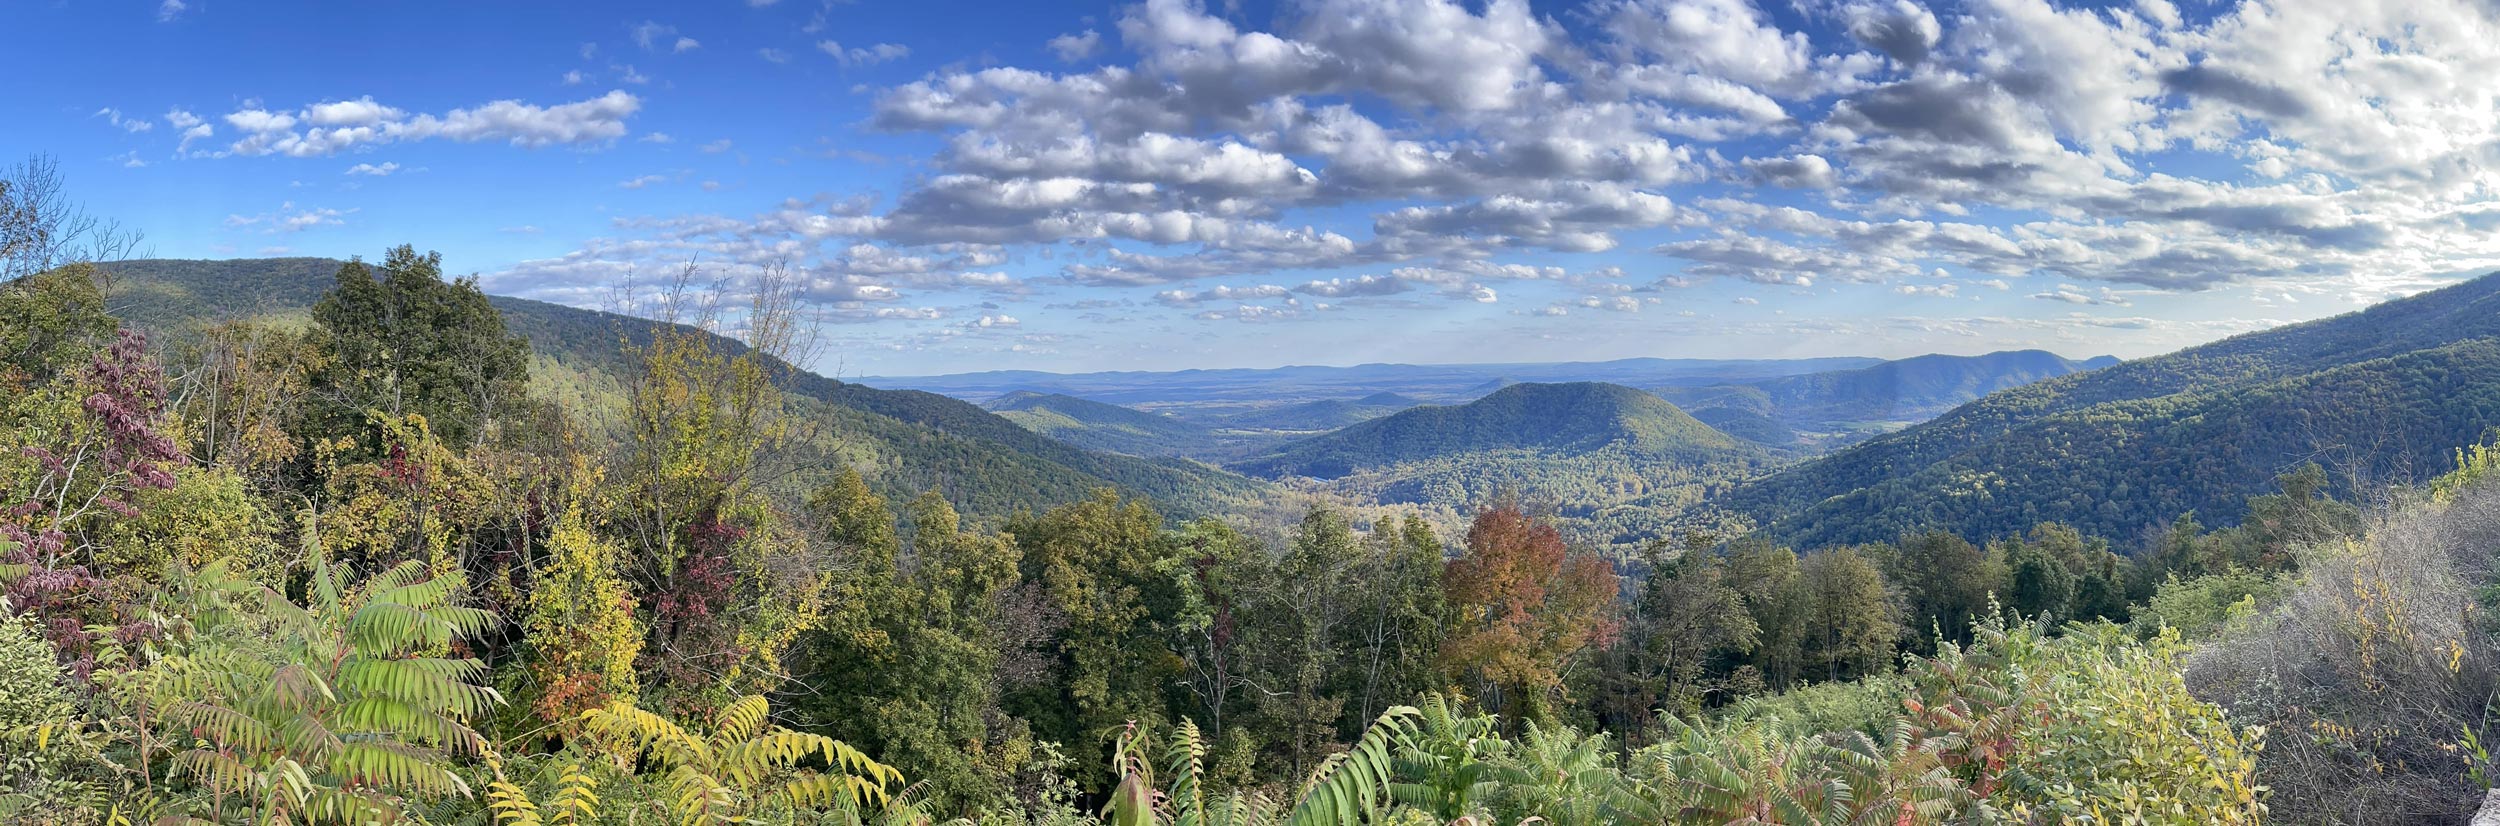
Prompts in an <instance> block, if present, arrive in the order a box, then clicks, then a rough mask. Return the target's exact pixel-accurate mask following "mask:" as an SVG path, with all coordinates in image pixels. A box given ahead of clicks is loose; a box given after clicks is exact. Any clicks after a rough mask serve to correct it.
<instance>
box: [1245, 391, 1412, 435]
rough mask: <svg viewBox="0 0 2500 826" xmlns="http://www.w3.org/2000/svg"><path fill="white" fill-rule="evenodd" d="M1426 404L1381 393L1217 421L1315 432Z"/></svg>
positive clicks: (1254, 427)
mask: <svg viewBox="0 0 2500 826" xmlns="http://www.w3.org/2000/svg"><path fill="white" fill-rule="evenodd" d="M1424 403H1425V402H1424V400H1422V399H1418V398H1414V397H1411V396H1404V395H1399V394H1397V393H1389V392H1380V393H1373V394H1371V395H1369V396H1364V397H1362V398H1359V399H1321V400H1318V401H1309V402H1299V403H1295V404H1286V405H1278V406H1275V407H1266V408H1259V409H1255V410H1251V411H1249V412H1246V413H1238V414H1234V415H1231V416H1225V417H1222V418H1220V419H1218V420H1217V421H1218V422H1220V423H1221V424H1222V426H1224V427H1227V428H1234V429H1240V430H1269V431H1282V432H1288V433H1295V432H1299V433H1312V432H1318V431H1324V430H1335V429H1337V428H1341V427H1346V426H1349V425H1354V424H1360V423H1363V422H1368V421H1371V420H1373V419H1377V418H1380V417H1382V416H1386V415H1389V414H1391V413H1396V412H1398V411H1401V410H1406V409H1408V408H1413V407H1421V406H1423V405H1424Z"/></svg>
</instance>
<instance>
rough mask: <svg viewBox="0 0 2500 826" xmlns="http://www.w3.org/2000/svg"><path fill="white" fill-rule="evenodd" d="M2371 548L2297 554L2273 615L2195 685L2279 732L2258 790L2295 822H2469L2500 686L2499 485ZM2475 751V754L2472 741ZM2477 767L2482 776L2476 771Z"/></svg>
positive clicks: (2223, 643) (2213, 648)
mask: <svg viewBox="0 0 2500 826" xmlns="http://www.w3.org/2000/svg"><path fill="white" fill-rule="evenodd" d="M2448 490H2449V492H2448V493H2445V494H2443V495H2441V496H2439V497H2436V498H2434V499H2433V501H2431V502H2428V503H2417V504H2415V505H2412V506H2410V507H2407V508H2405V509H2402V510H2399V511H2396V512H2394V513H2392V514H2390V515H2388V516H2384V517H2381V518H2380V519H2378V520H2377V521H2376V523H2375V524H2374V525H2372V526H2371V527H2370V530H2369V531H2368V535H2367V538H2366V539H2361V540H2341V541H2334V542H2327V543H2320V544H2316V545H2311V546H2305V547H2301V548H2298V549H2296V553H2297V554H2298V559H2299V562H2300V574H2299V575H2298V579H2297V581H2295V582H2293V583H2291V586H2290V588H2289V591H2288V592H2287V594H2286V596H2285V597H2284V598H2283V599H2282V601H2281V603H2280V604H2279V605H2277V606H2276V607H2275V608H2274V609H2273V610H2272V611H2269V612H2267V613H2265V614H2263V615H2262V616H2260V617H2258V618H2256V619H2255V620H2254V621H2252V622H2250V623H2248V624H2247V627H2244V628H2240V629H2237V630H2234V631H2232V632H2229V633H2227V634H2225V635H2224V636H2223V637H2221V638H2219V639H2217V640H2215V641H2214V642H2213V643H2212V644H2210V645H2208V646H2206V647H2205V648H2204V649H2203V650H2201V651H2199V652H2198V654H2197V655H2196V657H2195V658H2194V659H2193V660H2192V661H2191V662H2190V666H2189V669H2188V672H2187V673H2188V679H2189V683H2190V685H2192V686H2194V688H2195V690H2196V692H2197V694H2198V695H2199V696H2202V697H2205V698H2208V699H2211V700H2213V701H2215V702H2218V703H2220V704H2222V705H2223V706H2225V707H2227V708H2229V709H2230V711H2231V714H2232V716H2233V717H2234V718H2235V719H2238V720H2241V721H2245V722H2250V723H2258V724H2263V725H2265V726H2266V727H2267V728H2268V729H2270V730H2273V731H2276V732H2279V734H2278V736H2277V737H2276V738H2275V739H2274V740H2273V741H2272V742H2271V743H2269V745H2268V749H2267V752H2266V760H2265V761H2264V763H2263V765H2262V768H2261V777H2262V779H2263V780H2264V781H2265V783H2266V785H2267V786H2269V787H2271V788H2272V789H2273V790H2274V793H2273V797H2272V798H2271V805H2272V807H2273V809H2274V811H2275V813H2276V815H2277V816H2278V817H2279V819H2281V820H2284V821H2286V822H2296V823H2298V822H2313V823H2328V822H2333V823H2417V822H2463V821H2464V820H2465V819H2466V817H2467V815H2468V814H2470V813H2471V812H2472V811H2473V810H2474V808H2475V806H2476V805H2477V803H2478V801H2479V800H2480V799H2481V797H2482V793H2483V791H2484V788H2483V787H2484V784H2482V783H2479V782H2475V781H2474V780H2472V779H2470V778H2469V773H2470V772H2472V771H2475V770H2477V769H2479V770H2481V771H2483V772H2486V773H2488V772H2489V771H2491V768H2492V767H2491V766H2489V765H2487V764H2488V762H2489V761H2488V760H2479V759H2475V758H2473V757H2472V754H2473V752H2474V749H2472V748H2470V747H2469V746H2470V741H2475V740H2479V741H2480V742H2484V743H2489V742H2493V741H2494V735H2495V734H2500V725H2495V724H2494V722H2495V721H2491V720H2489V719H2487V713H2486V703H2487V702H2488V701H2490V699H2491V698H2492V697H2493V696H2494V692H2495V690H2496V689H2500V681H2496V680H2495V673H2494V663H2496V662H2500V652H2495V650H2494V647H2493V644H2492V637H2491V635H2490V633H2489V632H2488V630H2487V628H2486V627H2485V624H2484V622H2483V621H2482V620H2481V619H2479V617H2480V616H2481V615H2482V614H2483V613H2484V609H2483V607H2482V606H2481V605H2480V604H2479V600H2478V597H2479V596H2480V594H2481V592H2482V591H2483V589H2484V588H2485V587H2486V586H2487V585H2488V584H2489V583H2491V581H2492V549H2493V548H2500V486H2494V485H2488V484H2485V485H2473V486H2464V487H2455V488H2450V489H2448ZM2461 741H2466V742H2461ZM2477 764H2481V765H2477Z"/></svg>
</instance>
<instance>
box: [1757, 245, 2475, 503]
mask: <svg viewBox="0 0 2500 826" xmlns="http://www.w3.org/2000/svg"><path fill="white" fill-rule="evenodd" d="M2495 293H2500V277H2492V276H2485V277H2483V278H2479V279H2475V280H2472V281H2468V282H2465V283H2462V284H2458V285H2455V286H2451V287H2447V288H2443V289H2439V290H2434V291H2431V292H2427V293H2423V294H2420V295H2416V296H2413V297H2410V298H2404V299H2399V300H2396V301H2390V302H2387V303H2385V304H2381V305H2378V306H2375V307H2371V308H2369V309H2366V310H2362V311H2359V312H2356V313H2350V314H2346V315H2342V316H2336V317H2334V318H2328V319H2322V320H2319V321H2313V322H2308V323H2304V324H2295V325H2290V326H2286V327H2281V328H2276V329H2272V330H2267V331H2263V332H2257V333H2248V334H2244V335H2240V336H2235V337H2232V338H2228V339H2224V340H2222V341H2218V342H2214V343H2212V344H2207V345H2202V346H2198V347H2192V348H2188V349H2186V350H2181V351H2179V352H2176V353H2172V354H2169V355H2164V356H2156V357H2153V358H2146V359H2137V360H2134V361H2129V362H2125V363H2122V364H2119V365H2117V366H2113V367H2108V368H2105V369H2101V370H2095V371H2092V372H2088V373H2080V374H2075V375H2070V376H2065V377H2061V378H2056V379H2050V380H2047V381H2042V382H2038V383H2035V384H2030V385H2025V386H2022V387H2017V388H2013V389H2009V390H2003V391H1999V392H1997V393H1994V394H1991V395H1989V396H1987V397H1984V398H1981V399H1979V400H1978V401H1974V402H1972V403H1970V404H1967V405H1963V406H1961V407H1959V408H1955V409H1954V410H1952V411H1951V412H1948V413H1946V414H1944V415H1942V416H1940V417H1938V418H1936V419H1934V420H1931V421H1928V422H1926V423H1923V424H1919V425H1916V426H1913V427H1910V428H1908V429H1906V430H1903V431H1901V432H1900V433H1897V434H1892V435H1889V436H1883V437H1878V438H1876V439H1873V440H1870V441H1867V442H1865V443H1863V444H1860V445H1857V446H1854V447H1850V448H1846V449H1843V450H1841V451H1839V452H1836V453H1834V454H1831V455H1829V456H1826V457H1823V458H1821V459H1817V460H1814V461H1811V462H1807V463H1804V464H1800V465H1796V466H1793V467H1790V468H1788V469H1785V470H1782V471H1781V472H1779V473H1776V474H1773V475H1771V476H1769V477H1768V478H1765V479H1762V480H1760V481H1757V482H1752V483H1748V484H1746V485H1743V486H1740V487H1738V488H1737V489H1736V490H1734V491H1732V492H1731V493H1730V494H1729V495H1728V496H1726V497H1725V498H1724V499H1722V500H1720V504H1722V505H1724V506H1725V507H1727V508H1729V509H1731V510H1734V511H1736V512H1739V513H1742V514H1745V515H1747V516H1749V517H1750V518H1752V519H1753V520H1755V521H1756V522H1757V523H1758V524H1761V525H1764V526H1766V528H1767V529H1768V530H1769V531H1770V532H1771V533H1772V534H1773V535H1775V536H1778V537H1780V538H1781V539H1782V540H1784V541H1791V542H1797V543H1800V544H1803V545H1808V546H1813V545H1821V544H1828V543H1838V542H1855V541H1867V540H1871V539H1881V538H1885V537H1889V536H1893V535H1896V534H1898V533H1899V532H1901V531H1904V530H1912V529H1919V528H1926V527H1944V528H1949V529H1953V530H1957V531H1961V532H1963V533H1966V534H1970V535H1974V536H1997V535H2004V534H2007V533H2011V532H2014V531H2019V530H2023V529H2024V528H2026V527H2027V526H2029V525H2031V524H2033V523H2036V522H2038V521H2041V520H2060V521H2065V522H2069V523H2072V524H2074V525H2076V526H2078V527H2081V528H2085V529H2087V530H2090V531H2093V532H2095V533H2100V534H2103V535H2108V536H2122V537H2127V536H2142V535H2143V534H2144V533H2145V532H2146V531H2147V530H2149V529H2151V528H2154V527H2158V526H2159V525H2161V524H2163V523H2165V522H2167V521H2168V520H2169V519H2170V518H2171V517H2172V516H2175V515H2177V514H2178V513H2179V512H2181V511H2184V510H2199V511H2200V512H2202V513H2204V514H2205V515H2206V516H2207V517H2208V518H2211V519H2215V520H2217V521H2228V520H2230V519H2231V518H2233V516H2232V514H2231V513H2230V512H2229V510H2228V508H2227V507H2221V506H2223V505H2224V504H2226V503H2228V502H2229V501H2231V500H2233V499H2235V498H2237V497H2241V496H2246V495H2248V494H2250V493H2253V492H2256V491H2259V490H2262V489H2263V488H2264V487H2265V485H2266V484H2267V481H2268V480H2270V479H2272V478H2273V477H2274V476H2275V475H2277V474H2279V473H2282V472H2284V471H2286V470H2289V469H2291V468H2293V467H2296V466H2298V465H2300V464H2302V463H2305V462H2317V463H2321V464H2324V465H2326V466H2328V467H2331V468H2334V469H2335V470H2336V471H2337V472H2336V473H2335V474H2334V483H2335V485H2336V486H2337V489H2338V492H2339V493H2341V494H2344V495H2352V494H2354V493H2356V492H2358V491H2362V490H2366V486H2373V485H2383V484H2388V483H2405V482H2418V481H2419V480H2421V479H2425V478H2428V477H2430V476H2434V475H2437V474H2439V473H2441V472H2443V471H2445V470H2446V469H2448V467H2449V466H2450V465H2451V464H2452V453H2453V452H2454V450H2455V448H2456V446H2457V445H2459V444H2464V443H2468V442H2472V441H2475V440H2477V439H2479V438H2481V437H2482V436H2483V435H2484V431H2485V429H2487V428H2490V427H2492V426H2493V425H2494V424H2496V423H2500V397H2495V396H2494V395H2493V393H2492V391H2491V389H2490V388H2491V387H2493V386H2494V385H2493V381H2494V380H2495V379H2496V378H2500V376H2495V375H2494V374H2493V373H2492V372H2491V370H2492V369H2493V367H2494V365H2493V364H2492V363H2491V361H2490V356H2491V355H2492V350H2491V346H2490V342H2491V341H2492V340H2493V337H2494V336H2500V295H2495ZM2356 484H2360V485H2363V486H2364V487H2363V488H2355V487H2354V485H2356Z"/></svg>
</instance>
